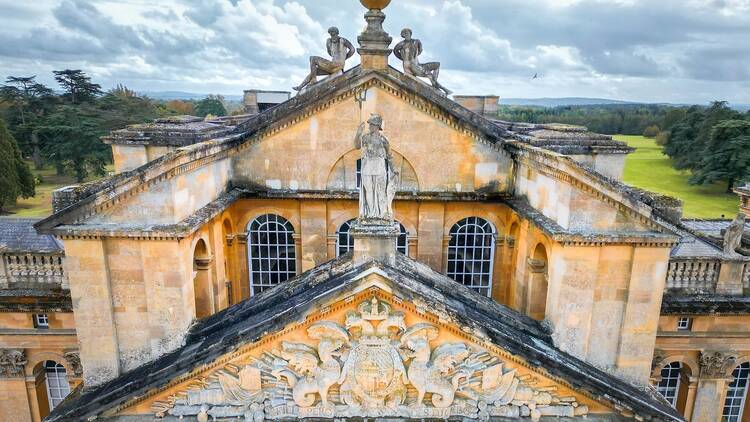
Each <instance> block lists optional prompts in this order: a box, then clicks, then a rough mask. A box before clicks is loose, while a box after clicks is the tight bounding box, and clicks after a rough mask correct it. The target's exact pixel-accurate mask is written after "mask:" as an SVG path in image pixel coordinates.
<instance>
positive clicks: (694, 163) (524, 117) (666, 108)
mask: <svg viewBox="0 0 750 422" xmlns="http://www.w3.org/2000/svg"><path fill="white" fill-rule="evenodd" d="M498 118H499V119H501V120H508V121H516V122H527V123H566V124H572V125H581V126H586V127H588V129H589V130H591V131H593V132H597V133H603V134H609V135H616V134H623V135H643V136H645V137H647V138H654V139H655V141H656V143H658V144H659V145H662V146H663V147H664V150H663V152H664V154H666V155H668V156H669V157H670V158H671V159H672V165H673V167H674V168H676V169H678V170H689V171H690V172H691V177H690V178H689V179H688V182H689V183H691V184H711V183H716V182H724V183H726V185H727V191H728V192H731V191H732V188H733V187H734V186H735V185H737V183H740V182H746V181H750V111H748V112H747V113H745V114H742V113H740V112H738V111H736V110H733V109H732V108H730V107H729V105H728V103H727V102H726V101H715V102H713V103H711V104H710V105H709V106H708V107H705V106H697V105H696V106H670V105H657V104H611V105H609V104H608V105H585V106H560V107H551V108H544V107H526V106H523V107H520V106H501V107H500V108H499V110H498Z"/></svg>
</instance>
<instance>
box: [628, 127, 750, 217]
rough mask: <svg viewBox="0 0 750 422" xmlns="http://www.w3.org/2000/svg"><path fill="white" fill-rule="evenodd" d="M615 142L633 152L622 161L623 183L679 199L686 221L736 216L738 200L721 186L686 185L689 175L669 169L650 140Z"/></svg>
mask: <svg viewBox="0 0 750 422" xmlns="http://www.w3.org/2000/svg"><path fill="white" fill-rule="evenodd" d="M615 139H618V140H620V141H625V142H627V143H628V145H630V146H631V147H635V148H637V149H636V151H635V152H634V153H632V154H630V155H629V156H628V158H627V159H626V161H625V176H624V182H625V183H627V184H629V185H632V186H636V187H639V188H643V189H647V190H650V191H653V192H658V193H662V194H666V195H669V196H673V197H676V198H679V199H682V201H683V203H684V205H683V207H684V208H683V210H684V216H685V217H686V218H721V217H722V216H723V217H725V218H732V217H734V216H735V215H736V214H737V211H738V209H739V198H738V197H737V195H735V194H733V193H731V194H728V193H726V192H725V191H726V184H725V183H718V184H714V185H707V186H701V185H698V186H695V185H689V184H688V182H687V180H688V178H689V177H690V173H689V172H688V171H680V170H675V169H674V168H672V165H671V162H670V159H669V157H667V156H666V155H664V154H662V153H661V150H662V148H661V147H660V146H659V145H657V144H656V142H654V140H653V139H649V138H644V137H643V136H628V135H617V136H615Z"/></svg>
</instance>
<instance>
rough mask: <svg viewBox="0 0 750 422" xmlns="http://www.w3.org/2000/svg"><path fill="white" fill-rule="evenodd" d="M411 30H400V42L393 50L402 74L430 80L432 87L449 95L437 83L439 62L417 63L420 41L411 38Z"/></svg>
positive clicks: (446, 89)
mask: <svg viewBox="0 0 750 422" xmlns="http://www.w3.org/2000/svg"><path fill="white" fill-rule="evenodd" d="M411 35H412V33H411V29H409V28H404V29H402V30H401V37H402V38H403V40H401V41H400V42H399V43H398V44H396V46H395V47H394V48H393V54H394V55H396V57H397V58H398V59H399V60H401V61H402V62H403V65H404V73H406V74H407V75H411V76H418V77H422V78H427V79H429V80H430V83H431V84H432V87H433V88H435V89H437V90H440V91H442V92H443V93H445V95H450V94H451V91H450V90H448V88H446V87H444V86H443V85H441V84H440V83H439V82H438V75H439V74H440V62H429V63H419V55H420V54H422V41H420V40H418V39H416V38H412V37H411Z"/></svg>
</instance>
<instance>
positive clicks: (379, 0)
mask: <svg viewBox="0 0 750 422" xmlns="http://www.w3.org/2000/svg"><path fill="white" fill-rule="evenodd" d="M359 2H360V3H362V6H364V7H366V8H368V9H370V10H373V9H375V10H383V9H385V8H386V7H388V4H389V3H390V2H391V0H359Z"/></svg>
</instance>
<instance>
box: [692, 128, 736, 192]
mask: <svg viewBox="0 0 750 422" xmlns="http://www.w3.org/2000/svg"><path fill="white" fill-rule="evenodd" d="M749 177H750V121H747V120H724V121H722V122H720V123H719V124H717V125H716V126H715V127H714V128H713V129H712V131H711V136H710V139H709V142H708V144H707V145H706V149H705V151H704V153H703V154H702V159H701V160H700V166H699V167H698V168H697V169H696V170H695V172H694V174H693V176H692V177H691V178H690V183H692V184H707V183H714V182H717V181H725V182H727V192H732V187H733V186H734V184H735V182H737V181H744V180H747V179H748V178H749Z"/></svg>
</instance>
